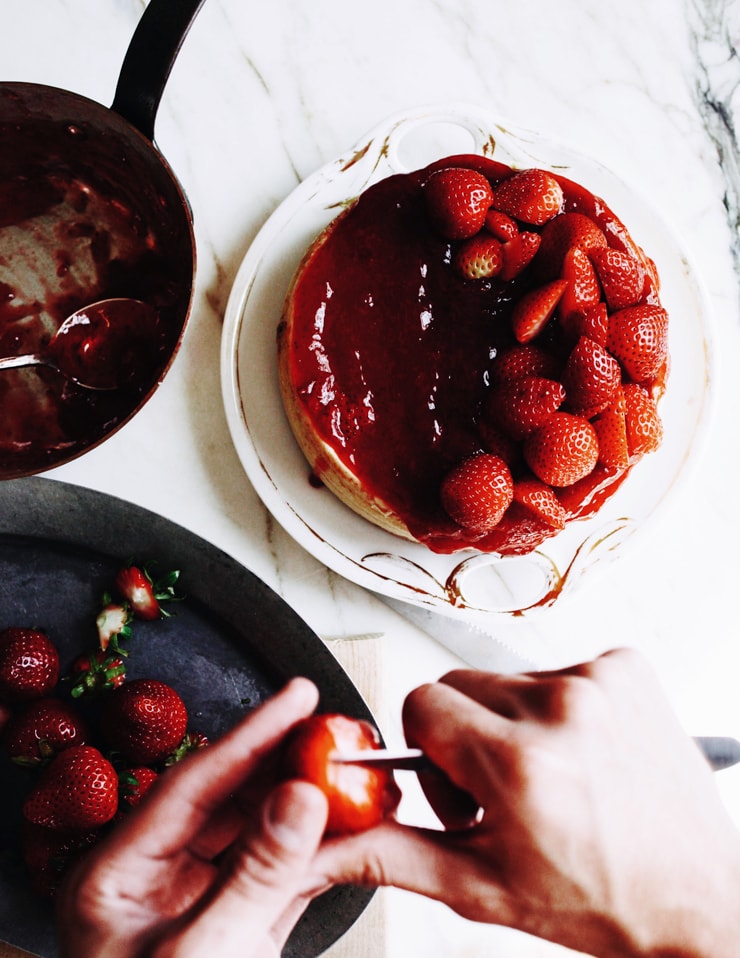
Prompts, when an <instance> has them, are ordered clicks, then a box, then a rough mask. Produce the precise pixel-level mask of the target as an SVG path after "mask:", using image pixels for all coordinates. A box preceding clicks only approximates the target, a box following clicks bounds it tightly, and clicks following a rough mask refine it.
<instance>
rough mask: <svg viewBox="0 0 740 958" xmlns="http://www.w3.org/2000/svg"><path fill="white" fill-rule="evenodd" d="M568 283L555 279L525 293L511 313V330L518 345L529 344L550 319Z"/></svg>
mask: <svg viewBox="0 0 740 958" xmlns="http://www.w3.org/2000/svg"><path fill="white" fill-rule="evenodd" d="M567 285H568V283H567V281H566V280H564V279H555V280H553V281H552V282H550V283H545V285H544V286H538V287H537V288H536V289H533V290H530V291H529V292H528V293H525V294H524V296H522V298H521V299H520V300H519V302H518V303H517V304H516V305H515V306H514V309H513V310H512V312H511V328H512V331H513V333H514V337H515V339H516V340H517V341H518V342H520V343H528V342H531V341H532V340H533V339H534V338H535V337H536V336H539V334H540V333H541V332H542V330H543V329H544V328H545V326H546V325H547V324H548V323H549V321H550V319H551V318H552V316H553V314H554V313H555V310H556V308H557V305H558V303H559V302H560V297H561V296H562V295H563V293H564V291H565V288H566V287H567Z"/></svg>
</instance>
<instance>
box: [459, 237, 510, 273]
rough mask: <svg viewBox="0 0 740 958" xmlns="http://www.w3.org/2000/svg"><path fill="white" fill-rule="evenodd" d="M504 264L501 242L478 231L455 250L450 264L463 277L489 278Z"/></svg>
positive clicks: (499, 270) (498, 271)
mask: <svg viewBox="0 0 740 958" xmlns="http://www.w3.org/2000/svg"><path fill="white" fill-rule="evenodd" d="M503 265H504V254H503V250H502V246H501V243H500V242H499V240H497V239H495V238H494V237H493V236H487V235H486V234H485V233H478V234H477V235H476V236H471V237H470V239H467V240H464V241H463V242H462V243H461V244H460V245H459V246H458V247H457V249H456V250H455V252H454V254H453V257H452V266H453V269H454V270H455V272H457V273H458V275H460V276H462V278H463V279H491V278H492V277H493V276H496V275H498V273H500V272H501V269H502V267H503Z"/></svg>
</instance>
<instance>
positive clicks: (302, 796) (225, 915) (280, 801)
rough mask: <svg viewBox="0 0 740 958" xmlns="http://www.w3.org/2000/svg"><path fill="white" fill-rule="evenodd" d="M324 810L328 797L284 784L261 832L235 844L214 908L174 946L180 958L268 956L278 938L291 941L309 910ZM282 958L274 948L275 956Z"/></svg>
mask: <svg viewBox="0 0 740 958" xmlns="http://www.w3.org/2000/svg"><path fill="white" fill-rule="evenodd" d="M327 811H328V809H327V802H326V797H325V796H324V794H323V793H322V792H321V791H319V789H318V788H316V787H315V786H314V785H310V784H309V783H308V782H300V781H293V782H285V783H283V784H282V785H279V786H278V787H277V788H276V789H275V790H274V791H273V792H272V793H271V794H270V795H269V796H268V798H267V800H266V801H265V803H264V805H263V807H262V817H261V823H260V826H259V827H258V828H256V829H252V830H250V831H245V832H244V833H242V836H241V838H240V839H237V842H236V844H235V845H234V847H233V848H232V856H231V859H230V862H229V867H228V871H227V872H226V875H225V878H224V881H223V884H222V885H221V888H220V889H219V891H218V893H217V894H216V895H215V896H214V898H213V900H212V901H211V903H210V905H209V906H208V907H207V908H206V909H205V910H204V911H203V912H202V913H201V914H200V916H199V917H198V918H197V919H196V921H195V922H194V923H193V924H192V925H190V926H189V927H187V928H185V929H184V930H183V931H182V932H181V934H180V935H179V936H178V939H177V942H176V943H175V942H173V943H172V944H176V947H175V951H174V953H175V954H177V955H178V958H179V956H185V955H191V954H192V955H194V956H195V955H203V954H208V953H210V952H215V953H217V954H218V955H219V958H231V956H232V955H233V956H239V958H247V956H251V955H255V956H256V955H262V954H266V953H267V952H266V951H264V947H265V945H266V943H267V942H268V940H270V938H271V936H272V933H273V932H275V937H276V938H277V937H280V936H282V937H287V935H288V934H289V932H290V930H291V929H292V926H293V924H294V923H295V921H297V920H298V918H299V917H300V915H301V913H302V912H303V910H304V909H305V906H306V904H307V899H304V898H303V895H302V893H303V891H305V887H306V875H307V873H308V870H309V866H310V864H311V862H312V860H313V858H314V856H315V854H316V851H317V849H318V847H319V844H320V842H321V838H322V835H323V833H324V829H325V827H326V818H327ZM286 925H287V927H285V926H286ZM277 944H278V945H279V944H281V942H280V941H278V942H277ZM279 951H280V949H279V947H277V946H276V947H274V954H276V955H277V954H279ZM269 952H270V953H273V949H269Z"/></svg>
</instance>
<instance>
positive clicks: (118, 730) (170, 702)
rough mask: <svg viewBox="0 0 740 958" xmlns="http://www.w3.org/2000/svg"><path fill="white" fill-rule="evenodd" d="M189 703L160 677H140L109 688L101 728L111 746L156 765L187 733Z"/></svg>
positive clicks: (134, 759)
mask: <svg viewBox="0 0 740 958" xmlns="http://www.w3.org/2000/svg"><path fill="white" fill-rule="evenodd" d="M187 724H188V713H187V709H186V707H185V703H184V702H183V700H182V699H181V698H180V696H179V695H178V693H177V692H176V691H175V690H174V689H173V688H172V687H171V686H169V685H166V684H165V683H164V682H160V681H159V680H157V679H136V680H134V681H130V682H126V683H125V684H124V685H122V686H121V687H120V688H118V689H114V690H113V691H112V692H109V693H108V694H107V695H106V697H105V701H104V702H103V708H102V711H101V718H100V730H101V733H102V735H103V738H104V740H105V741H106V743H107V744H108V745H109V747H110V748H112V749H114V750H115V751H116V752H120V753H121V755H122V756H123V757H124V758H125V759H126V760H127V761H128V762H132V763H134V764H136V765H156V764H157V763H158V762H162V761H164V760H165V759H166V758H167V756H168V755H169V754H170V753H171V752H173V751H174V750H175V749H176V748H177V747H178V745H179V744H180V742H182V739H183V737H184V735H185V731H186V729H187Z"/></svg>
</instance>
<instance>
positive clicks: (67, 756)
mask: <svg viewBox="0 0 740 958" xmlns="http://www.w3.org/2000/svg"><path fill="white" fill-rule="evenodd" d="M117 808H118V776H117V775H116V770H115V769H114V768H113V766H112V765H111V763H110V762H109V761H108V760H107V759H106V758H105V757H104V756H103V755H102V754H101V753H100V752H99V751H98V750H97V749H96V748H93V746H92V745H75V746H73V747H72V748H68V749H65V750H64V751H63V752H60V753H59V755H57V756H56V758H55V759H54V760H53V761H52V762H51V764H50V765H47V766H46V768H45V769H44V770H43V771H42V772H41V775H40V776H39V779H38V782H37V783H36V785H35V787H34V788H33V789H32V790H31V792H30V794H29V795H28V797H27V798H26V801H25V803H24V805H23V815H24V817H25V818H26V819H27V821H29V822H33V823H34V824H35V825H43V826H44V827H45V828H54V829H80V830H83V829H89V828H99V827H100V826H101V825H105V823H106V822H109V821H110V820H111V819H112V818H113V816H114V815H115V814H116V810H117Z"/></svg>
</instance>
